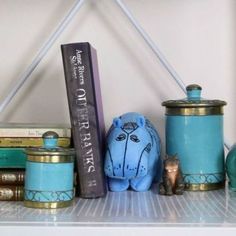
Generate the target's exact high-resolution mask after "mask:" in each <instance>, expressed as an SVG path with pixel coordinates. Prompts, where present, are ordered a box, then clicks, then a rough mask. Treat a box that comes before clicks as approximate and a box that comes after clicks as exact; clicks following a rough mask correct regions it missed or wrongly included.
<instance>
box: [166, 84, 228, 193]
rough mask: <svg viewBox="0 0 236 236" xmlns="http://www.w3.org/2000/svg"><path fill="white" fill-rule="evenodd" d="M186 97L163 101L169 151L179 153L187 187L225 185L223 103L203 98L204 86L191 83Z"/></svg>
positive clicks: (217, 186)
mask: <svg viewBox="0 0 236 236" xmlns="http://www.w3.org/2000/svg"><path fill="white" fill-rule="evenodd" d="M186 90H187V98H186V99H181V100H169V101H165V102H163V103H162V105H163V106H165V107H166V153H167V154H168V155H174V154H177V155H178V157H179V160H180V165H181V169H182V172H183V177H184V182H185V184H186V190H192V191H205V190H214V189H218V188H221V187H223V186H224V183H225V167H224V140H223V106H224V105H226V102H224V101H220V100H207V99H203V98H201V90H202V89H201V87H200V86H199V85H195V84H192V85H189V86H187V88H186Z"/></svg>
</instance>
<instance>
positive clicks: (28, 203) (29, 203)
mask: <svg viewBox="0 0 236 236" xmlns="http://www.w3.org/2000/svg"><path fill="white" fill-rule="evenodd" d="M72 203H73V200H70V201H64V202H33V201H24V206H25V207H30V208H42V209H43V208H44V209H56V208H62V207H68V206H70V205H71V204H72Z"/></svg>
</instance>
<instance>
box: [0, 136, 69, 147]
mask: <svg viewBox="0 0 236 236" xmlns="http://www.w3.org/2000/svg"><path fill="white" fill-rule="evenodd" d="M42 145H43V139H42V138H24V137H15V138H13V137H12V138H5V137H4V138H3V137H0V147H41V146H42ZM70 145H71V139H70V138H58V146H59V147H70Z"/></svg>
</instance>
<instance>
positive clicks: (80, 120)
mask: <svg viewBox="0 0 236 236" xmlns="http://www.w3.org/2000/svg"><path fill="white" fill-rule="evenodd" d="M61 49H62V58H63V64H64V72H65V80H66V88H67V96H68V102H69V110H70V118H71V126H72V136H73V141H74V147H75V149H76V157H77V169H78V183H79V189H77V192H79V195H80V196H81V197H84V198H96V197H102V196H105V194H106V182H105V179H104V171H103V158H104V143H105V125H104V118H103V109H102V100H101V90H100V83H99V75H98V64H97V55H96V50H95V49H94V48H92V47H91V45H90V44H89V43H73V44H66V45H62V46H61Z"/></svg>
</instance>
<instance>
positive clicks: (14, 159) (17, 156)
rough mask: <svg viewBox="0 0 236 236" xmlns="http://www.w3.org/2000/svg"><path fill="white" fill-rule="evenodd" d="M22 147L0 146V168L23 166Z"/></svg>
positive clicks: (23, 153)
mask: <svg viewBox="0 0 236 236" xmlns="http://www.w3.org/2000/svg"><path fill="white" fill-rule="evenodd" d="M24 150H25V149H24V148H0V168H1V169H2V168H4V169H5V168H25V165H26V159H27V155H26V154H25V152H24Z"/></svg>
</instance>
